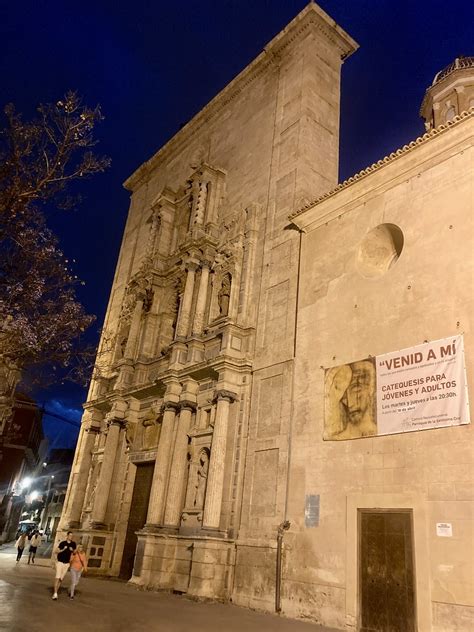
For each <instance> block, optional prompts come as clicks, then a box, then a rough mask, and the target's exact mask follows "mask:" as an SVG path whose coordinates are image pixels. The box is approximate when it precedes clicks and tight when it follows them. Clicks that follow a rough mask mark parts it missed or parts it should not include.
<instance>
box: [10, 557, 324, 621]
mask: <svg viewBox="0 0 474 632" xmlns="http://www.w3.org/2000/svg"><path fill="white" fill-rule="evenodd" d="M15 559H16V557H15V552H14V550H13V549H12V547H11V546H10V547H6V546H4V547H1V548H0V604H1V606H0V630H1V631H2V632H3V631H6V632H51V631H55V630H58V631H60V632H76V631H77V632H195V631H196V632H243V631H245V632H332V631H330V630H329V628H322V627H320V626H317V625H314V624H311V623H306V622H302V621H294V620H292V619H285V618H283V617H278V616H277V615H272V614H261V613H257V612H253V611H251V610H247V609H246V608H239V607H237V606H233V605H228V604H219V603H208V602H202V603H201V602H196V601H192V600H191V599H187V598H186V597H183V596H177V595H170V594H167V593H157V592H145V591H141V590H138V589H137V588H135V587H134V586H131V585H129V584H127V583H125V582H120V581H114V580H104V579H94V578H90V577H84V578H82V579H81V583H80V584H79V590H78V591H77V596H76V598H75V599H74V601H71V600H70V599H69V598H68V596H67V593H66V588H67V587H68V586H69V582H70V579H69V577H68V576H67V577H66V579H65V582H64V583H65V588H64V589H62V590H61V591H60V593H59V599H58V601H52V599H51V595H52V590H51V586H52V581H53V577H54V571H53V568H52V566H51V562H50V561H49V560H46V559H38V558H36V563H35V564H34V565H32V564H29V565H28V564H27V560H28V558H27V557H26V558H25V556H24V555H23V558H22V560H21V562H19V563H18V564H17V563H16V562H15Z"/></svg>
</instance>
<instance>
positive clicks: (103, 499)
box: [92, 401, 127, 529]
mask: <svg viewBox="0 0 474 632" xmlns="http://www.w3.org/2000/svg"><path fill="white" fill-rule="evenodd" d="M126 408H127V404H126V402H123V401H120V402H115V403H114V407H113V408H112V411H111V412H110V413H109V414H108V415H107V417H108V419H109V422H108V423H109V431H108V433H107V439H106V441H105V447H104V454H103V458H102V466H101V469H100V476H99V481H98V483H97V487H96V492H95V496H94V506H93V508H92V527H93V528H94V529H97V528H99V529H100V528H103V527H104V520H105V512H106V510H107V503H108V500H109V494H110V486H111V484H112V476H113V473H114V466H115V459H116V456H117V448H118V443H119V438H120V430H121V429H122V428H123V426H124V424H125V411H126Z"/></svg>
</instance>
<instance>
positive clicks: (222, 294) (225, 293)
mask: <svg viewBox="0 0 474 632" xmlns="http://www.w3.org/2000/svg"><path fill="white" fill-rule="evenodd" d="M230 288H231V277H230V274H226V275H224V277H223V279H222V284H221V289H220V290H219V293H218V294H217V298H218V303H219V315H220V316H228V314H229V303H230Z"/></svg>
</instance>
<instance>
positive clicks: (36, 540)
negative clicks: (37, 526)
mask: <svg viewBox="0 0 474 632" xmlns="http://www.w3.org/2000/svg"><path fill="white" fill-rule="evenodd" d="M40 544H41V536H40V534H39V531H33V535H32V536H31V538H30V548H29V549H28V553H29V555H28V564H29V563H30V562H31V563H32V564H34V563H35V556H36V551H37V550H38V547H39V545H40Z"/></svg>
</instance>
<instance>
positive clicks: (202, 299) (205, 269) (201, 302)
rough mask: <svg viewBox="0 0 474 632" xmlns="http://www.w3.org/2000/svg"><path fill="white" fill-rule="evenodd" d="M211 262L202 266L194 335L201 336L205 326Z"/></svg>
mask: <svg viewBox="0 0 474 632" xmlns="http://www.w3.org/2000/svg"><path fill="white" fill-rule="evenodd" d="M209 267H210V263H209V261H203V262H202V266H201V280H200V282H199V291H198V296H197V302H196V312H195V314H194V322H193V329H192V331H193V334H200V333H201V332H202V328H203V325H204V312H205V309H206V301H207V288H208V285H209Z"/></svg>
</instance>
